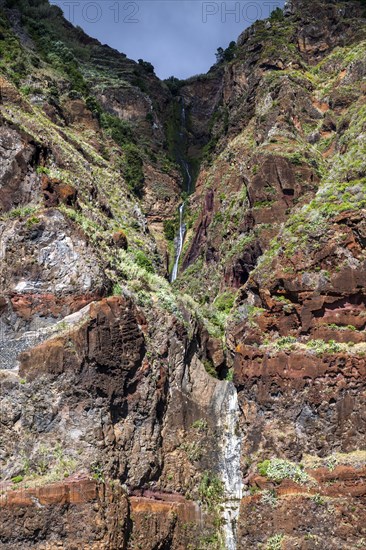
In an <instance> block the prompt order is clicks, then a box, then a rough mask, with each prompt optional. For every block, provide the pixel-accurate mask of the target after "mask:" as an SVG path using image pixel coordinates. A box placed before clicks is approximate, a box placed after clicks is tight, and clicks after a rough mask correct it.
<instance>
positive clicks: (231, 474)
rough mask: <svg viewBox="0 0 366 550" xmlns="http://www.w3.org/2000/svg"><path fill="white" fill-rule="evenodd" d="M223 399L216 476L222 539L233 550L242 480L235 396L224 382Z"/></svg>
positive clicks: (236, 396)
mask: <svg viewBox="0 0 366 550" xmlns="http://www.w3.org/2000/svg"><path fill="white" fill-rule="evenodd" d="M224 384H225V386H226V387H225V396H224V398H223V401H222V405H221V415H220V418H221V421H220V427H221V430H222V439H221V442H220V447H221V459H220V474H221V479H222V481H223V484H224V490H225V502H224V505H223V518H224V522H225V523H224V527H223V532H224V537H225V544H226V548H227V550H236V531H237V523H238V517H239V508H240V501H241V498H242V496H243V479H242V475H241V469H240V454H241V438H240V432H239V404H238V394H237V391H236V388H235V386H234V384H233V383H232V382H224Z"/></svg>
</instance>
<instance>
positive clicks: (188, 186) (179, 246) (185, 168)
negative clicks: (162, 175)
mask: <svg viewBox="0 0 366 550" xmlns="http://www.w3.org/2000/svg"><path fill="white" fill-rule="evenodd" d="M181 104H182V110H181V118H180V129H179V140H180V144H181V147H180V148H179V155H178V159H177V160H178V162H179V164H180V165H181V167H182V173H183V177H184V180H185V181H184V184H185V185H184V187H185V191H186V193H187V194H188V195H189V194H190V193H191V192H192V174H191V171H190V167H189V164H188V162H187V160H186V159H185V158H184V152H185V151H184V150H185V140H186V133H187V117H186V109H185V106H184V101H183V98H182V103H181ZM184 209H185V201H184V202H183V203H182V204H181V205H180V206H179V230H178V234H177V237H176V239H175V260H174V265H173V269H172V273H171V277H170V281H171V282H172V283H174V281H175V280H176V278H177V276H178V269H179V261H180V258H181V255H182V251H183V244H184V239H185V236H186V226H185V223H184Z"/></svg>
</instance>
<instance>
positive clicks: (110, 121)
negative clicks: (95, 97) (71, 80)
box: [88, 100, 133, 162]
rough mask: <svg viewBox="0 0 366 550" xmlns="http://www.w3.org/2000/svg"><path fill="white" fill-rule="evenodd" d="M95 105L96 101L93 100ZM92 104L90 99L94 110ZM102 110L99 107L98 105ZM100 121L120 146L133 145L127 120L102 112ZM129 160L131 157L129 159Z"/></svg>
mask: <svg viewBox="0 0 366 550" xmlns="http://www.w3.org/2000/svg"><path fill="white" fill-rule="evenodd" d="M93 105H94V102H93ZM93 105H92V104H91V101H90V100H89V105H88V107H89V108H90V110H91V111H93V110H94V106H93ZM96 108H97V109H99V110H100V108H99V107H96ZM100 123H101V126H102V128H104V129H105V130H106V133H107V134H108V135H109V136H110V137H111V138H112V139H113V141H115V142H116V143H117V145H119V146H120V147H123V146H125V147H127V150H128V147H129V146H131V147H133V146H132V145H131V143H130V142H131V141H132V139H133V138H132V128H131V125H130V124H129V123H128V122H126V121H125V120H121V119H120V118H118V117H116V116H113V115H110V114H108V113H101V114H100ZM128 160H129V159H128ZM126 162H127V161H126Z"/></svg>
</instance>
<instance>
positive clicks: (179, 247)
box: [170, 202, 186, 283]
mask: <svg viewBox="0 0 366 550" xmlns="http://www.w3.org/2000/svg"><path fill="white" fill-rule="evenodd" d="M184 206H185V203H184V202H183V203H182V204H181V205H180V207H179V233H178V236H177V238H176V249H175V261H174V266H173V270H172V274H171V278H170V280H171V282H172V283H174V281H175V280H176V278H177V276H178V268H179V260H180V257H181V255H182V250H183V244H184V237H185V236H186V226H185V224H184Z"/></svg>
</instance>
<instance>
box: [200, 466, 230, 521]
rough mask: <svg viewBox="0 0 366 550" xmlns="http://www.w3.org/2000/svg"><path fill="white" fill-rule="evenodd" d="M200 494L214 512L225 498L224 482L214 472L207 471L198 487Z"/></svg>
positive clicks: (208, 507) (209, 509)
mask: <svg viewBox="0 0 366 550" xmlns="http://www.w3.org/2000/svg"><path fill="white" fill-rule="evenodd" d="M198 495H199V498H200V500H201V502H202V503H203V505H204V506H205V507H206V508H207V509H208V511H209V512H213V511H214V510H215V509H217V507H218V506H219V505H220V504H221V502H222V500H223V498H224V484H223V483H222V481H221V480H220V479H219V478H218V477H217V476H216V475H215V474H213V473H212V472H208V471H207V472H205V473H204V474H203V476H202V479H201V482H200V484H199V487H198Z"/></svg>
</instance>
